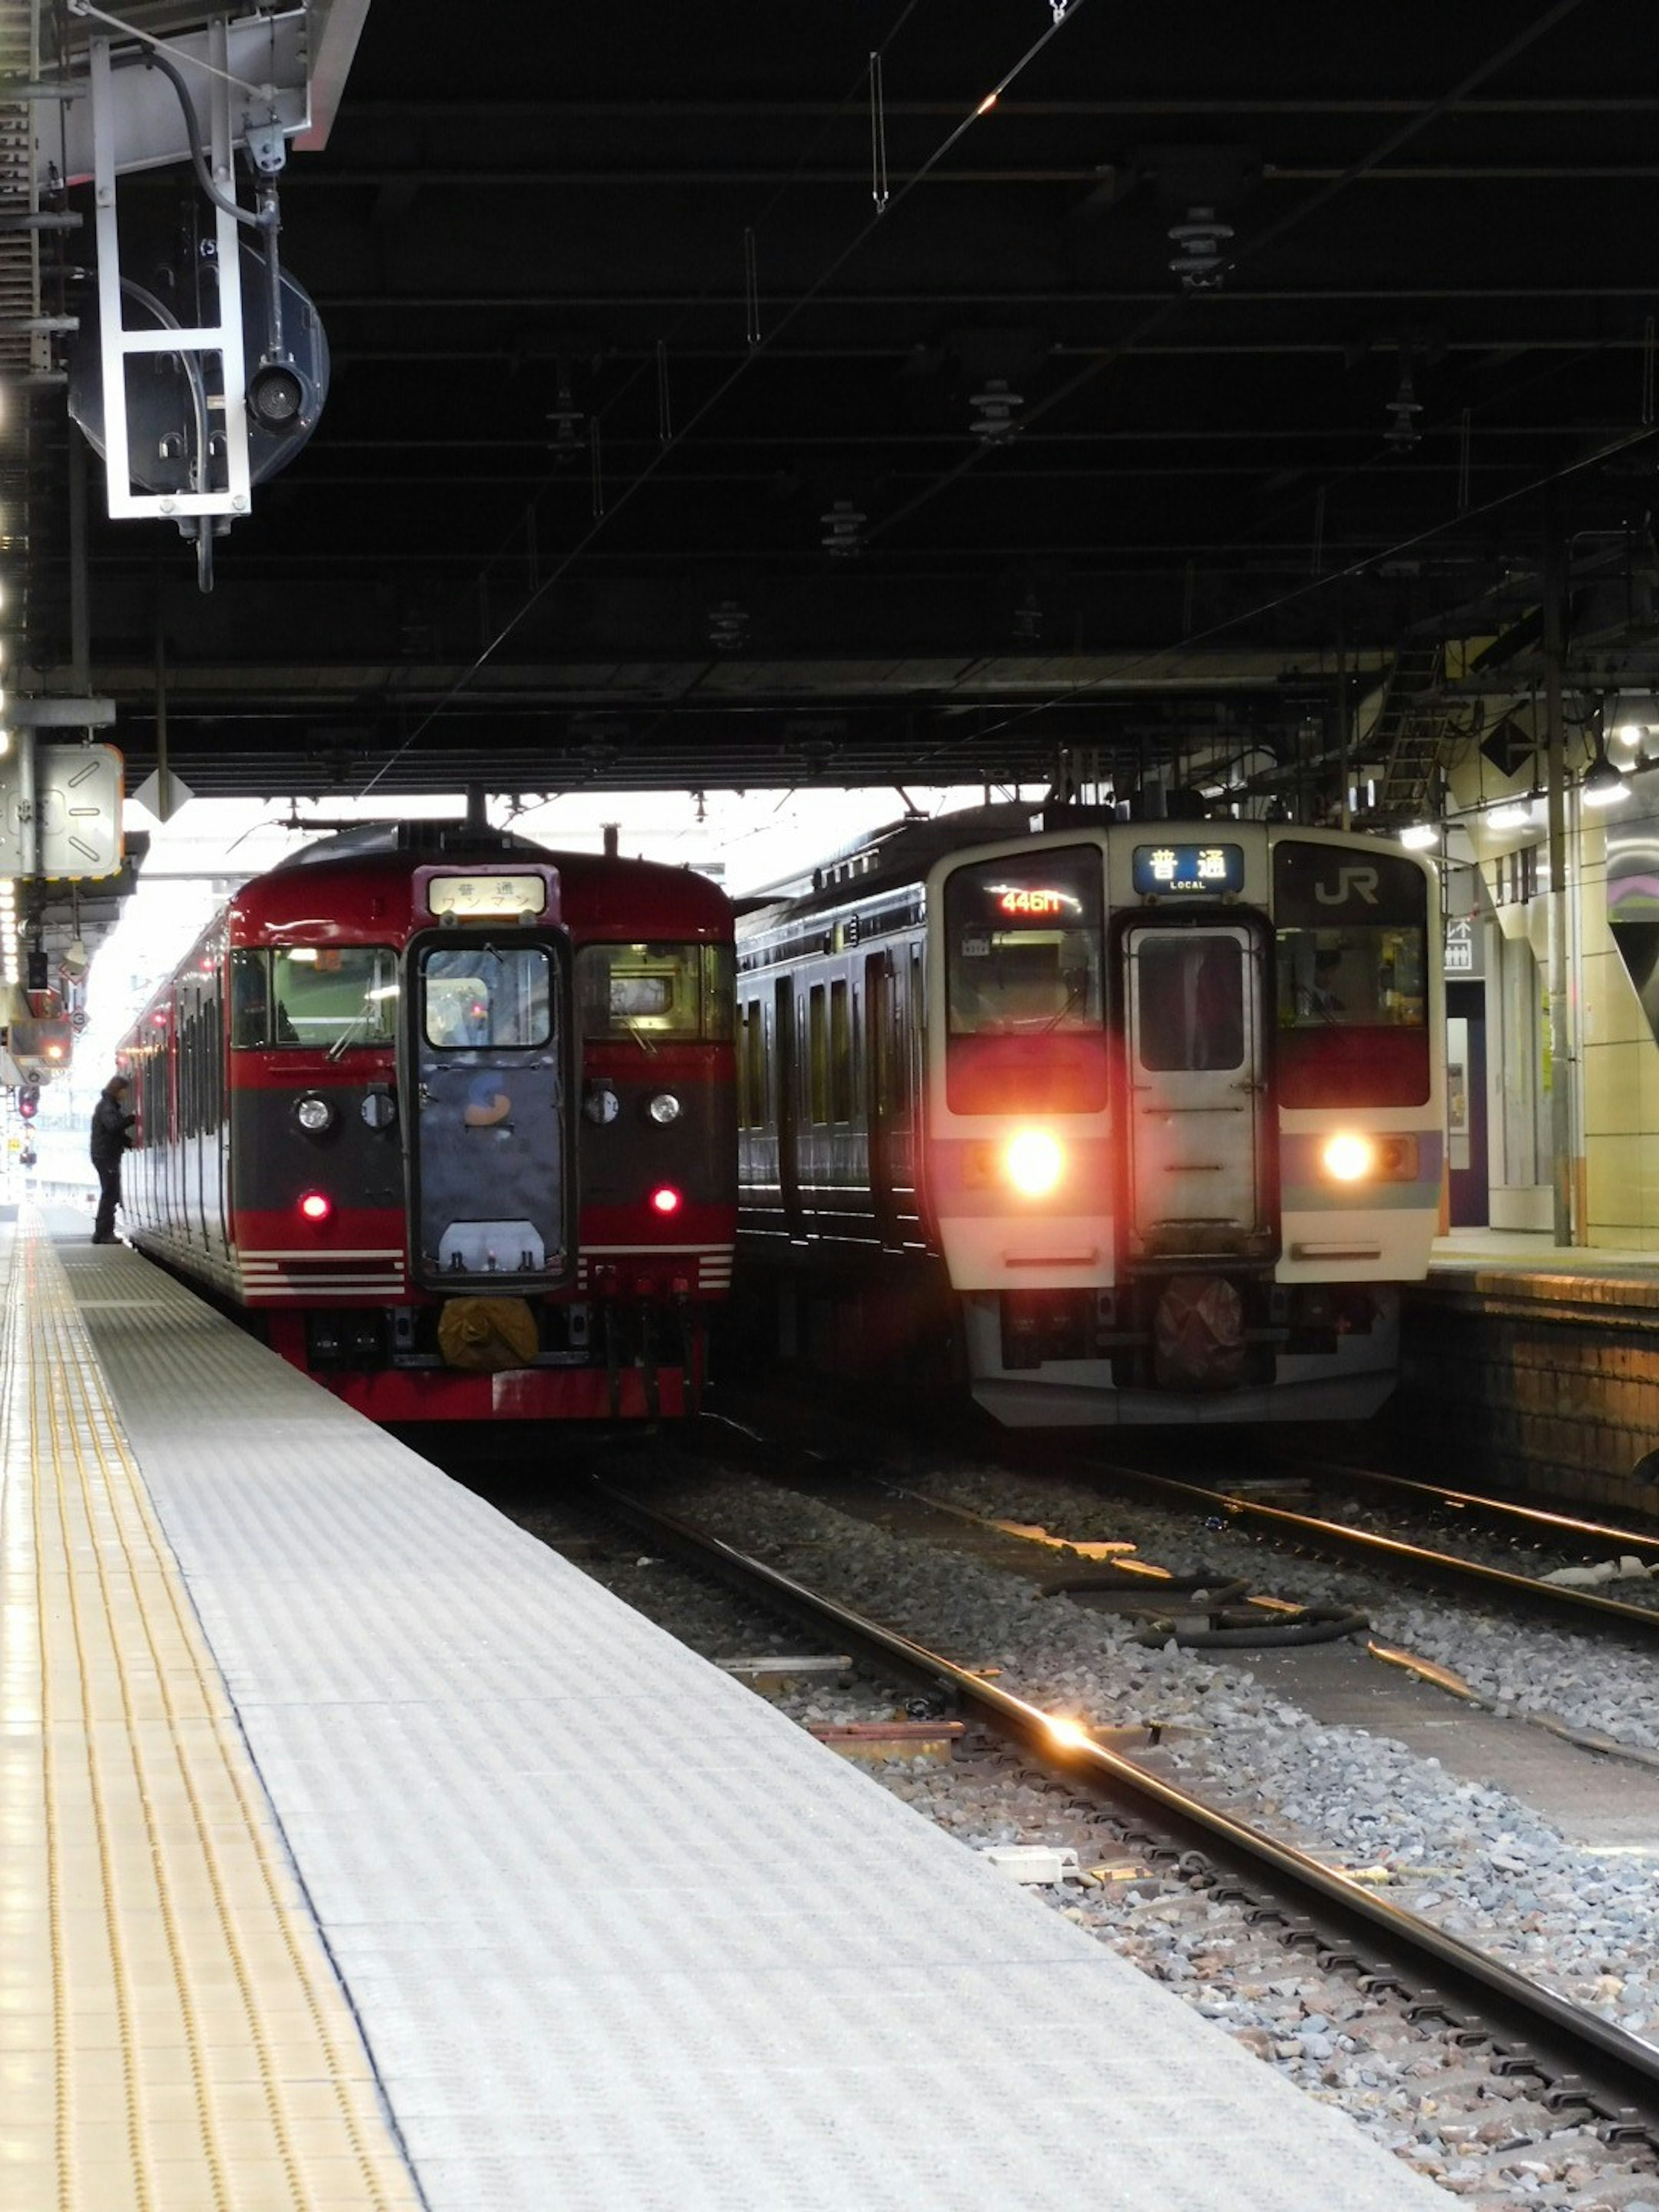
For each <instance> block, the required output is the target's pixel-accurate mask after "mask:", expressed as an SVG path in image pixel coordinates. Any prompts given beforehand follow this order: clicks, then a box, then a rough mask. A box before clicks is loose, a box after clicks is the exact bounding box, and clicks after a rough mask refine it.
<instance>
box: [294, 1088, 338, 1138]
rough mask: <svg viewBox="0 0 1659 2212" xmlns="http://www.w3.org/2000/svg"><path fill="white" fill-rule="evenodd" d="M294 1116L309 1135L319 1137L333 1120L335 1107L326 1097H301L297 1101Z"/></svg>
mask: <svg viewBox="0 0 1659 2212" xmlns="http://www.w3.org/2000/svg"><path fill="white" fill-rule="evenodd" d="M294 1118H295V1121H297V1122H298V1123H299V1125H300V1127H301V1128H302V1129H303V1130H304V1131H305V1132H306V1133H307V1136H311V1137H319V1136H320V1135H321V1134H322V1133H323V1131H324V1130H325V1129H326V1128H327V1127H328V1126H329V1124H330V1123H331V1121H333V1119H334V1109H333V1108H332V1107H331V1105H330V1104H329V1103H328V1101H327V1099H326V1098H319V1097H315V1096H313V1097H306V1098H300V1099H296V1100H295V1106H294Z"/></svg>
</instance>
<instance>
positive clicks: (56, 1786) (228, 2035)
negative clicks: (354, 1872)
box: [0, 1233, 421, 2212]
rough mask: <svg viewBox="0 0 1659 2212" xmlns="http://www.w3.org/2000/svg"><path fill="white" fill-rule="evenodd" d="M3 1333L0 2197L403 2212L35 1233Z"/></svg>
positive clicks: (167, 1557) (399, 2180)
mask: <svg viewBox="0 0 1659 2212" xmlns="http://www.w3.org/2000/svg"><path fill="white" fill-rule="evenodd" d="M102 1257H103V1255H100V1259H101V1258H102ZM108 1264H109V1265H110V1266H111V1267H137V1266H138V1264H139V1263H138V1262H137V1261H136V1260H134V1259H132V1258H131V1256H130V1255H125V1254H114V1253H112V1254H111V1255H109V1260H108ZM3 1331H4V1339H3V1361H4V1364H3V1376H4V1382H3V1397H0V1605H3V1638H0V2203H3V2205H4V2207H5V2212H198V2208H200V2212H402V2208H406V2207H414V2206H416V2205H418V2204H419V2203H420V2201H421V2200H420V2197H419V2195H418V2192H417V2191H416V2187H415V2185H414V2182H413V2179H412V2178H411V2176H410V2172H409V2169H408V2166H407V2164H406V2162H405V2160H404V2157H403V2155H402V2153H401V2149H400V2148H399V2146H398V2142H397V2140H396V2137H395V2136H394V2133H393V2131H392V2127H391V2124H390V2123H389V2120H388V2118H387V2117H386V2112H385V2110H384V2107H383V2106H382V2103H381V2100H380V2093H379V2089H378V2086H377V2084H376V2081H375V2079H374V2071H373V2069H372V2067H371V2065H370V2063H369V2060H368V2055H367V2053H366V2052H365V2051H364V2048H363V2045H362V2038H361V2035H360V2034H359V2032H358V2029H357V2026H356V2021H355V2020H354V2018H353V2016H352V2014H351V2011H350V2008H349V2006H348V2004H347V2002H346V2000H345V1997H344V1995H343V1991H342V1990H341V1987H340V1984H339V1982H338V1979H337V1976H336V1975H335V1972H334V1971H333V1968H332V1966H331V1963H330V1961H329V1959H328V1957H327V1954H326V1953H325V1950H324V1948H323V1947H322V1943H321V1942H320V1940H319V1936H318V1935H317V1932H316V1929H315V1926H314V1923H313V1917H312V1915H311V1912H310V1910H309V1907H308V1905H307V1903H306V1901H305V1899H304V1897H303V1895H302V1893H301V1889H300V1887H299V1883H298V1881H297V1879H296V1876H295V1872H294V1869H293V1868H292V1866H291V1864H290V1863H289V1859H288V1857H287V1853H286V1851H285V1850H284V1847H283V1840H282V1838H281V1835H280V1832H278V1830H277V1829H276V1825H275V1823H274V1821H273V1820H272V1818H271V1814H270V1807H269V1805H268V1803H267V1802H266V1800H265V1797H264V1791H263V1790H262V1787H261V1784H260V1783H259V1780H258V1776H257V1774H256V1772H255V1771H254V1768H253V1765H252V1761H251V1759H250V1758H249V1756H248V1753H247V1748H246V1744H245V1742H244V1741H243V1738H242V1735H241V1731H240V1727H239V1725H238V1723H237V1719H236V1716H235V1713H234V1710H233V1708H232V1706H231V1704H230V1701H229V1699H228V1697H227V1695H226V1692H225V1690H224V1686H223V1684H222V1680H221V1679H220V1676H219V1673H218V1670H217V1668H216V1664H215V1662H214V1659H213V1657H212V1655H211V1653H210V1651H209V1650H208V1648H207V1645H206V1643H205V1641H204V1638H203V1636H202V1633H201V1630H200V1628H199V1626H198V1625H197V1620H196V1618H195V1615H194V1613H193V1611H192V1609H191V1602H190V1599H189V1597H188V1595H186V1593H185V1588H184V1585H183V1583H182V1581H181V1579H180V1577H179V1573H178V1571H177V1568H176V1565H175V1563H174V1561H173V1556H172V1553H171V1552H170V1550H169V1548H168V1547H167V1543H166V1541H165V1540H164V1538H163V1537H162V1535H161V1531H160V1529H159V1528H158V1526H157V1523H156V1521H155V1516H154V1513H153V1512H152V1510H151V1507H150V1503H149V1498H148V1496H147V1493H146V1491H145V1486H144V1485H143V1480H142V1479H141V1477H140V1475H139V1473H138V1470H137V1467H136V1465H135V1463H134V1462H133V1460H132V1457H131V1454H130V1453H129V1451H128V1449H127V1446H126V1443H125V1440H124V1438H123V1436H122V1433H121V1431H120V1429H119V1427H118V1424H117V1421H116V1419H115V1417H114V1414H113V1413H112V1408H111V1405H110V1402H109V1399H108V1396H107V1395H106V1390H105V1387H104V1382H103V1377H102V1375H101V1373H100V1369H99V1367H98V1364H97V1363H96V1361H95V1359H94V1357H93V1355H92V1352H91V1348H90V1346H89V1344H88V1338H87V1334H86V1330H85V1328H84V1326H83V1325H82V1322H81V1321H80V1319H79V1316H78V1315H77V1313H76V1305H75V1302H74V1300H73V1298H72V1297H70V1293H69V1289H68V1284H67V1280H66V1278H65V1274H64V1267H63V1264H62V1262H61V1261H59V1260H58V1257H57V1255H56V1254H55V1253H54V1251H53V1249H52V1245H51V1244H50V1243H48V1242H47V1241H46V1239H45V1238H44V1237H40V1236H38V1235H28V1234H27V1233H26V1234H23V1235H21V1236H20V1237H19V1238H18V1239H17V1241H16V1243H15V1245H14V1247H13V1250H12V1254H11V1266H10V1267H9V1271H8V1279H7V1281H6V1283H5V1286H4V1291H3Z"/></svg>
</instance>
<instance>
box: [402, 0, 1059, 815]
mask: <svg viewBox="0 0 1659 2212" xmlns="http://www.w3.org/2000/svg"><path fill="white" fill-rule="evenodd" d="M919 4H920V0H908V4H907V5H906V6H905V8H904V9H902V13H901V15H900V16H899V20H898V21H897V23H896V25H895V27H894V29H893V31H892V32H891V33H889V38H888V41H887V43H888V44H890V43H891V41H892V40H893V39H894V38H896V36H897V34H898V33H899V31H900V30H902V28H903V27H904V24H905V22H906V21H908V18H909V16H910V15H911V14H912V13H913V12H914V10H915V8H916V7H917V6H918V5H919ZM1086 4H1087V0H1071V5H1070V8H1069V9H1068V12H1067V14H1066V15H1065V16H1064V17H1056V18H1054V20H1053V21H1050V23H1049V25H1048V28H1047V29H1046V30H1044V31H1043V32H1042V33H1040V34H1039V36H1038V37H1037V38H1036V39H1035V40H1032V42H1031V43H1030V45H1029V46H1027V47H1026V48H1025V49H1024V52H1022V53H1021V54H1020V55H1019V56H1018V58H1017V59H1016V60H1015V61H1014V62H1013V63H1012V64H1011V65H1010V66H1009V67H1008V68H1007V69H1006V70H1004V71H1003V73H1002V75H1001V76H1000V77H999V78H998V79H997V82H996V83H995V84H994V86H993V87H992V88H991V89H990V91H989V92H987V94H985V96H984V97H983V99H981V100H980V101H979V102H978V104H977V105H976V106H975V107H974V108H973V109H972V111H971V112H969V113H968V114H965V115H963V116H961V117H960V118H958V120H957V123H956V124H955V125H953V127H952V128H951V130H950V131H947V132H946V134H945V137H944V138H943V139H941V140H940V141H939V144H938V145H937V146H936V147H935V148H934V149H933V152H932V153H931V154H929V155H927V158H926V160H925V161H922V163H921V166H920V167H918V168H916V169H915V170H914V171H912V173H910V174H909V175H908V177H907V178H906V179H905V180H904V182H903V184H902V185H901V186H900V187H899V188H898V190H897V191H896V192H895V193H894V194H893V195H892V197H891V198H890V200H889V202H888V203H887V205H886V207H885V208H884V209H882V210H878V212H877V213H875V214H873V215H872V216H869V217H868V218H867V220H866V222H864V223H863V224H862V225H861V226H860V228H859V230H858V231H857V232H856V233H855V234H854V236H853V237H852V238H850V239H849V240H848V241H847V243H846V244H845V245H844V246H842V248H841V250H840V251H839V252H837V253H836V254H835V255H833V256H832V257H831V259H830V261H829V264H828V266H827V267H825V268H824V269H823V270H821V271H820V272H819V274H818V276H817V277H816V278H815V279H814V280H813V282H812V283H811V284H810V285H809V286H808V287H807V288H806V289H805V291H804V292H802V293H800V294H799V295H798V296H797V297H796V298H795V299H794V300H793V301H791V302H790V303H789V305H788V306H787V308H786V309H785V310H784V311H783V313H782V314H781V317H780V319H779V320H778V322H777V323H776V325H775V326H774V328H773V330H772V331H769V333H768V334H767V336H766V337H763V338H762V339H761V340H760V341H759V342H758V343H756V344H755V345H754V346H752V347H751V348H750V349H749V351H748V352H747V353H746V354H745V355H744V357H743V358H742V359H741V360H740V361H739V362H738V363H737V365H736V367H735V368H732V370H731V371H730V372H729V374H727V375H726V376H725V377H724V378H722V379H721V380H720V383H719V384H717V385H716V386H715V387H714V391H713V392H710V393H709V394H708V396H707V397H706V398H704V399H703V400H702V404H700V405H699V406H697V407H696V409H695V410H694V411H693V412H692V414H691V416H690V418H689V420H688V421H687V422H685V424H684V427H683V428H681V430H679V431H678V433H676V434H674V435H671V436H670V437H668V438H667V439H665V441H664V442H663V444H662V445H661V446H660V447H659V450H658V452H657V453H655V454H654V455H653V457H652V458H651V459H648V460H647V462H646V463H645V464H644V465H642V466H641V469H640V470H639V471H638V472H637V473H636V474H635V476H634V477H631V478H630V479H629V482H628V483H626V484H625V485H624V486H623V489H622V490H621V492H620V493H619V494H618V495H617V498H616V499H615V500H613V501H611V503H610V505H609V507H607V509H606V512H605V515H604V516H603V517H600V518H597V519H596V520H595V521H594V523H593V525H592V527H591V528H589V529H588V530H586V532H583V534H582V536H581V537H580V538H579V539H578V540H577V541H576V543H575V544H573V545H572V546H570V547H569V549H568V550H567V551H566V553H565V554H564V556H562V558H561V559H560V560H559V561H558V562H556V565H555V566H554V568H553V569H552V570H551V572H550V574H548V575H547V576H545V577H544V578H543V579H542V580H541V581H540V582H539V583H538V585H537V586H536V587H535V589H534V590H533V591H532V592H531V593H529V594H528V596H527V597H526V599H524V600H523V601H522V602H521V604H520V606H519V607H518V609H517V610H516V611H515V612H514V613H513V615H512V616H511V617H509V618H508V620H507V622H506V623H504V624H502V626H501V628H500V629H498V630H497V631H496V633H495V635H494V636H493V637H492V638H490V639H489V641H487V643H486V644H485V645H484V646H483V649H482V650H481V651H480V652H479V653H477V654H476V655H475V656H474V657H473V659H472V660H471V662H470V663H469V664H468V665H467V666H466V668H465V669H464V670H463V671H462V672H461V674H460V675H459V677H458V678H456V679H455V681H454V683H453V684H451V685H450V686H449V688H448V690H446V691H445V692H444V693H443V695H442V696H441V697H440V698H439V699H437V700H436V701H435V702H434V703H433V705H432V706H431V707H430V708H428V711H427V713H426V714H424V715H423V716H422V718H421V720H419V721H418V722H417V723H416V726H415V728H414V729H413V730H412V731H411V732H410V733H409V735H408V736H407V737H406V738H404V742H403V744H400V745H399V746H398V749H397V750H396V751H395V752H393V753H392V754H390V755H389V756H388V757H387V758H386V760H385V761H383V762H382V763H381V764H380V768H379V769H376V771H375V773H374V775H373V776H371V777H370V778H369V779H368V781H367V782H365V783H364V784H363V785H362V787H361V789H360V791H359V793H358V795H359V797H366V796H367V795H368V793H369V792H370V791H372V790H373V789H374V787H375V786H376V784H378V783H379V782H380V781H382V780H383V779H384V777H385V776H386V775H387V774H388V773H389V772H390V770H391V769H392V768H393V767H394V766H395V765H396V763H397V762H398V760H400V759H401V758H402V757H403V756H404V753H406V752H407V751H408V750H410V747H411V746H413V745H414V744H417V743H418V742H419V740H420V738H421V737H422V734H423V733H424V732H425V731H426V730H428V728H429V727H430V726H431V725H432V724H433V723H434V722H435V720H437V719H438V717H439V716H440V715H441V714H443V713H444V711H445V710H446V708H448V706H449V705H450V704H451V702H453V700H455V699H457V698H459V696H460V695H461V694H462V692H463V691H465V690H466V689H467V687H468V686H469V685H470V684H471V682H472V680H473V678H475V677H476V676H477V674H478V672H479V671H480V670H481V669H483V668H484V667H485V666H487V665H488V664H489V661H490V660H491V659H493V658H494V657H495V654H496V653H498V652H499V651H500V649H501V647H502V646H503V645H504V644H505V643H506V641H507V639H508V638H509V637H510V636H511V635H513V632H514V630H516V629H518V627H519V625H520V623H522V622H524V621H525V620H526V617H528V616H529V614H530V613H531V612H532V610H533V609H534V607H535V606H537V605H538V604H539V602H540V601H541V600H542V599H544V598H545V597H546V595H547V593H548V592H550V591H551V590H552V589H553V587H554V586H555V585H556V584H557V583H559V582H561V581H562V579H563V578H564V577H565V576H566V575H567V574H568V573H569V571H570V569H571V568H573V567H574V565H575V563H576V562H577V561H579V560H580V558H581V556H582V555H583V554H584V553H585V552H586V550H588V548H589V547H590V545H591V544H592V542H593V539H594V538H595V537H596V535H597V534H598V532H599V529H600V528H602V527H603V526H604V524H605V522H606V521H608V520H610V519H611V516H613V515H616V514H617V513H621V512H622V511H623V508H624V507H627V506H629V503H630V502H631V501H633V500H634V498H635V496H636V495H637V494H638V493H639V492H641V490H643V489H644V488H645V486H646V485H647V483H650V482H651V480H652V478H653V477H654V476H655V474H656V472H657V471H658V469H659V467H660V466H661V465H662V463H663V462H664V460H665V459H666V458H667V457H668V455H669V454H670V453H673V452H675V451H676V450H677V449H678V447H679V446H680V445H681V444H682V443H683V442H684V440H685V439H686V438H688V437H690V435H692V433H693V432H694V431H695V430H696V427H697V425H698V424H699V423H700V422H702V421H703V420H704V419H705V418H706V417H707V416H708V415H709V414H711V413H712V412H713V411H714V409H715V408H716V407H717V406H719V405H720V403H721V402H722V401H723V400H724V399H725V398H726V397H727V395H728V394H729V392H731V391H732V387H733V386H735V385H736V384H737V383H738V381H739V380H740V379H741V378H742V377H743V376H744V374H746V373H747V371H748V370H749V368H750V367H751V365H752V364H753V363H754V362H757V360H759V359H761V358H762V357H763V356H764V355H765V353H766V352H767V351H768V349H769V347H770V346H771V344H772V343H773V342H774V340H775V339H776V338H778V337H781V334H782V333H783V331H785V330H787V328H788V327H789V326H790V325H792V324H793V322H794V320H795V319H796V318H797V317H798V316H799V315H800V314H801V313H804V312H805V309H806V308H807V307H810V306H811V303H812V301H814V300H815V299H817V296H818V295H819V293H821V292H822V291H823V288H824V287H825V285H827V284H829V283H831V282H832V281H833V280H834V278H835V277H836V276H838V275H839V274H840V272H841V270H842V269H844V268H845V267H846V265H847V264H848V262H849V261H850V260H851V259H852V258H853V257H854V254H856V253H857V252H859V250H860V248H861V247H862V246H864V244H865V243H866V240H868V239H869V238H870V237H871V236H872V234H874V232H875V231H876V229H877V228H878V227H879V226H880V224H881V223H883V222H884V221H885V220H886V217H887V215H888V214H889V213H890V210H891V209H892V208H894V207H896V206H897V205H899V204H901V203H902V202H903V201H904V200H905V199H906V198H908V196H909V195H910V193H912V192H913V191H915V190H916V188H917V187H918V186H919V185H921V184H922V183H923V182H924V181H925V180H926V179H927V177H928V176H930V175H931V174H932V173H933V171H934V170H935V169H936V168H937V167H939V164H940V163H941V162H942V161H945V158H946V157H947V156H948V155H949V154H950V152H951V149H952V148H953V147H954V146H956V145H957V143H958V142H959V141H960V140H961V139H962V138H963V137H964V136H965V134H966V133H967V132H968V131H970V130H972V128H973V126H974V125H975V123H976V122H978V121H979V120H980V119H981V117H983V116H984V115H986V114H987V113H989V112H991V111H992V109H993V108H994V106H995V105H996V103H997V101H998V100H1000V98H1001V96H1002V94H1004V93H1005V92H1006V90H1007V89H1008V88H1009V86H1010V85H1011V84H1013V83H1014V82H1017V80H1018V78H1019V76H1021V75H1022V74H1023V73H1024V71H1025V70H1027V69H1028V68H1030V65H1031V64H1032V63H1033V62H1034V61H1035V60H1036V58H1037V56H1038V55H1039V54H1041V53H1042V52H1043V51H1044V50H1045V49H1046V48H1047V47H1048V46H1049V44H1050V43H1051V42H1052V41H1053V40H1054V39H1055V38H1057V37H1058V36H1059V35H1060V33H1061V32H1062V30H1063V28H1064V27H1065V25H1066V23H1067V22H1071V21H1075V20H1076V19H1077V17H1078V16H1079V15H1080V14H1081V13H1082V11H1083V9H1084V7H1085V5H1086ZM783 189H784V188H783V187H780V191H781V190H783ZM774 204H775V203H774ZM658 353H659V357H660V356H663V355H664V354H665V342H664V341H660V340H659V345H658Z"/></svg>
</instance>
